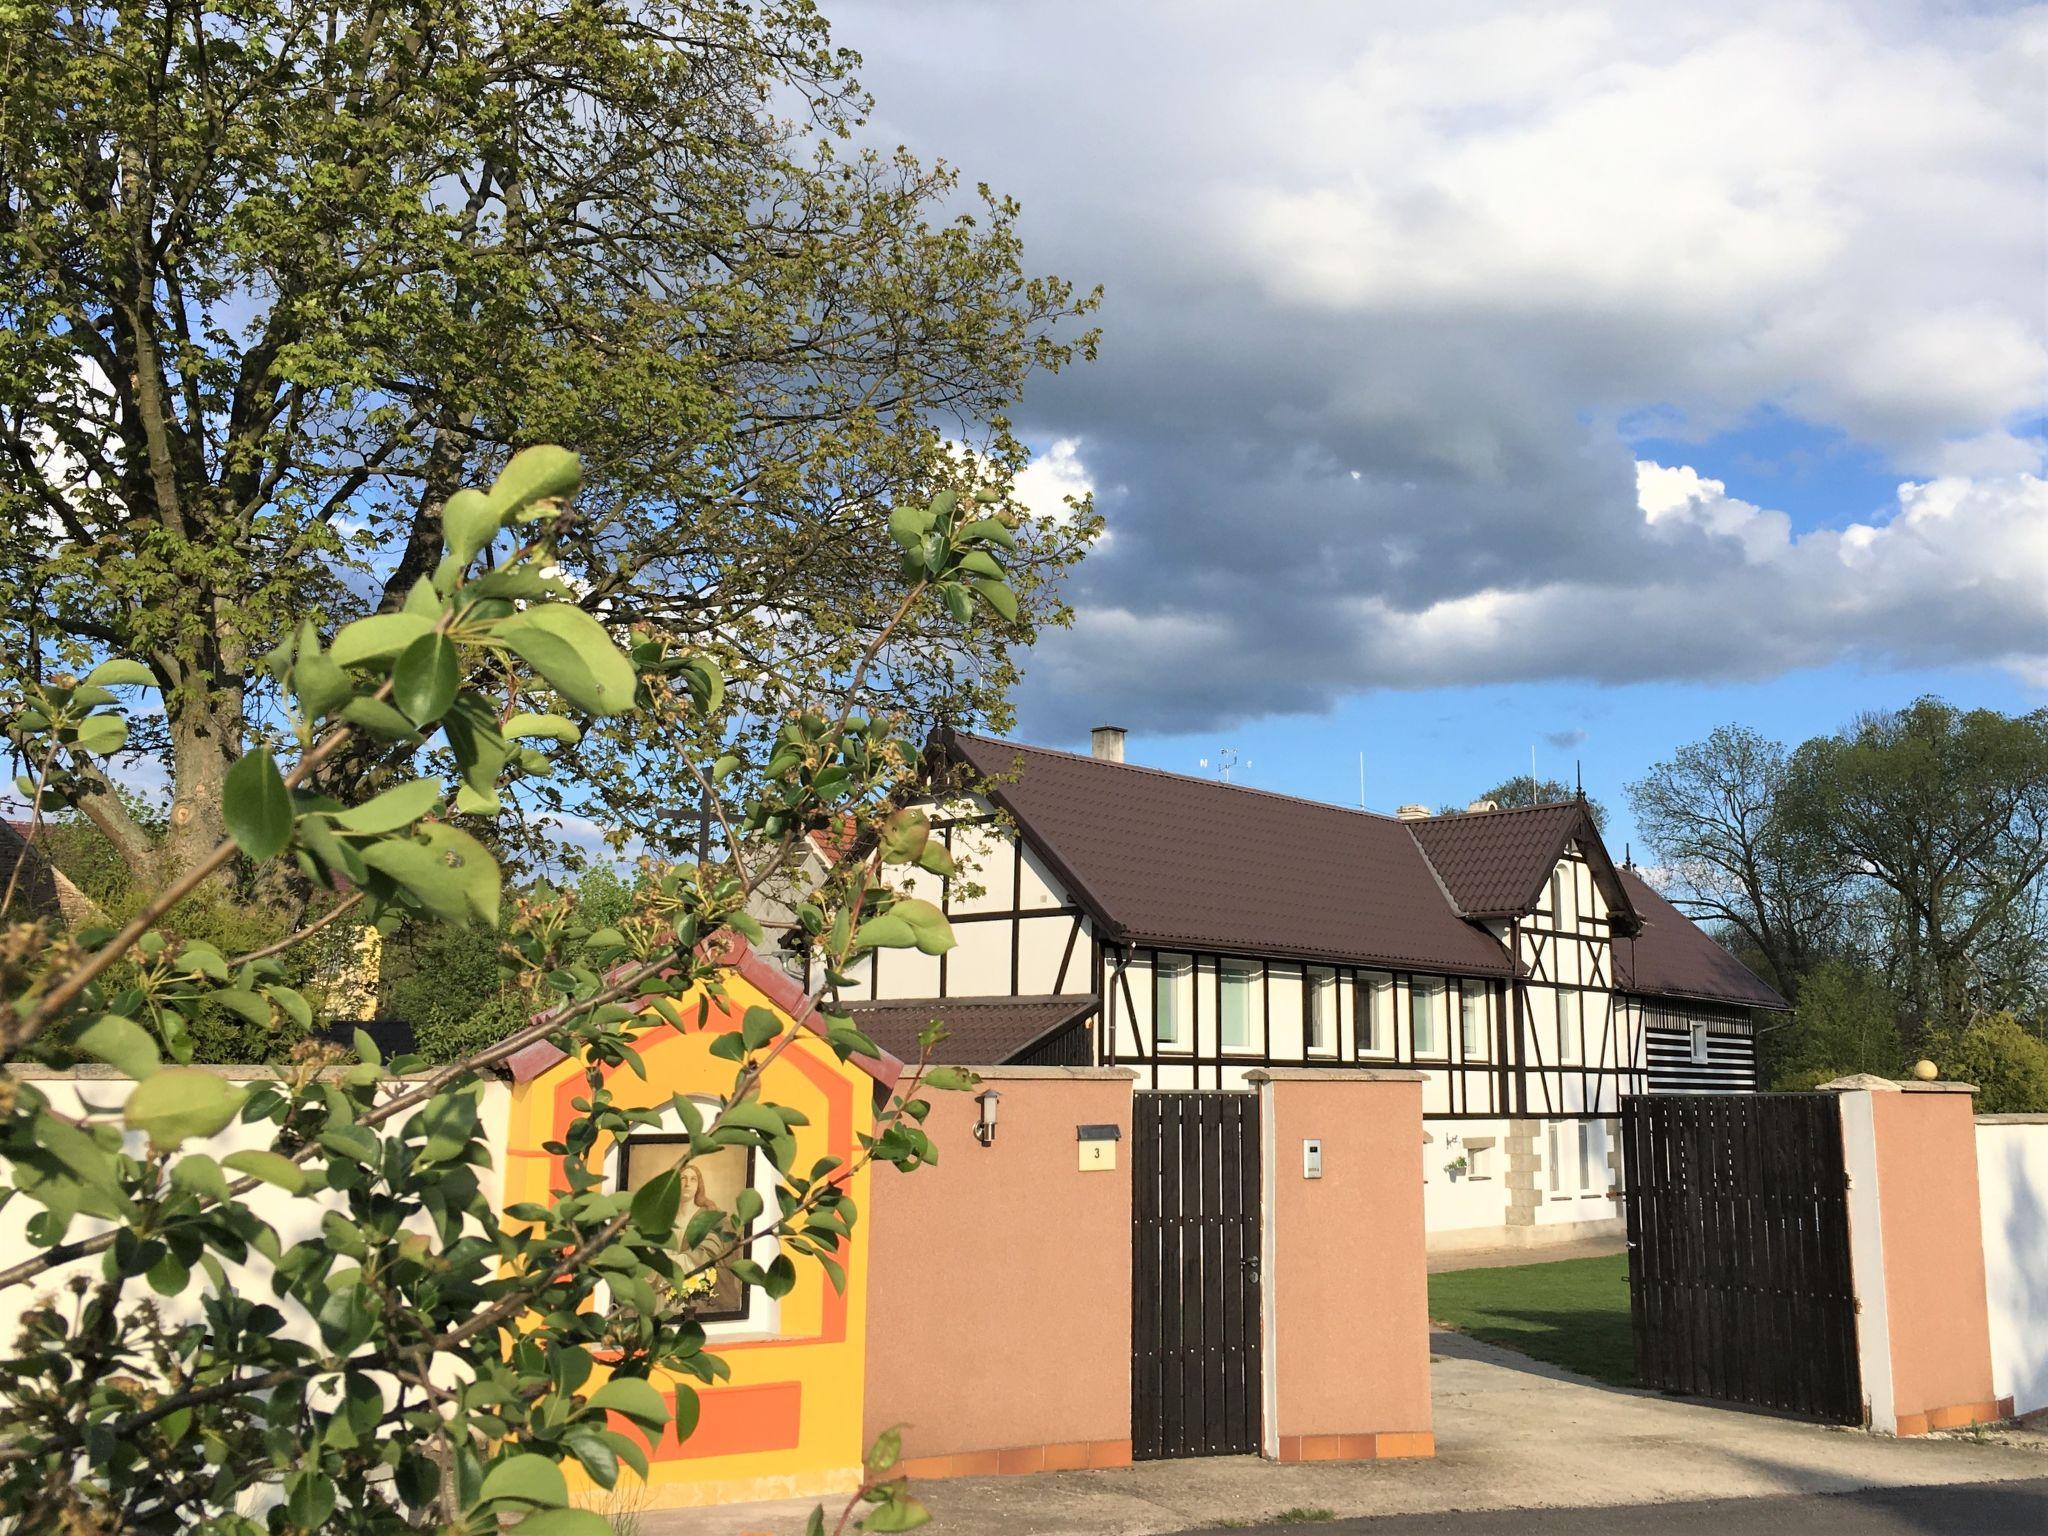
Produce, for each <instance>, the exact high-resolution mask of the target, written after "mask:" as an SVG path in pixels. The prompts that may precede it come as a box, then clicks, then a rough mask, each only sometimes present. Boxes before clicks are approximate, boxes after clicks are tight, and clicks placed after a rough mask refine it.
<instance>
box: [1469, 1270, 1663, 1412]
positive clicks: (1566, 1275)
mask: <svg viewBox="0 0 2048 1536" xmlns="http://www.w3.org/2000/svg"><path fill="white" fill-rule="evenodd" d="M1429 1315H1430V1316H1431V1317H1432V1318H1434V1319H1435V1320H1436V1321H1437V1322H1439V1323H1443V1324H1445V1325H1447V1326H1449V1327H1452V1328H1455V1329H1457V1330H1458V1331H1459V1332H1460V1333H1469V1334H1471V1335H1472V1337H1473V1338H1475V1339H1484V1340H1485V1341H1486V1342H1487V1343H1489V1344H1498V1345H1500V1346H1501V1347H1502V1348H1504V1349H1513V1350H1519V1351H1520V1352H1521V1353H1522V1354H1525V1355H1532V1356H1534V1357H1535V1358H1536V1359H1538V1360H1547V1361H1549V1362H1550V1363H1551V1364H1552V1365H1561V1366H1563V1367H1564V1368H1565V1369H1566V1370H1571V1371H1578V1372H1579V1373H1580V1374H1582V1375H1586V1376H1591V1377H1594V1378H1595V1379H1596V1380H1599V1381H1604V1382H1607V1383H1609V1384H1610V1385H1613V1386H1617V1387H1630V1386H1634V1385H1635V1379H1636V1372H1635V1348H1634V1345H1633V1344H1632V1343H1631V1341H1630V1338H1629V1328H1628V1257H1627V1255H1625V1254H1619V1253H1617V1254H1614V1255H1613V1256H1611V1257H1609V1258H1601V1259H1561V1260H1559V1261H1558V1262H1556V1263H1554V1264H1517V1265H1514V1266H1512V1267H1510V1268H1507V1269H1453V1270H1447V1271H1445V1272H1444V1273H1442V1274H1437V1275H1431V1276H1430V1277H1429Z"/></svg>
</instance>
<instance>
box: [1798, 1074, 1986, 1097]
mask: <svg viewBox="0 0 2048 1536" xmlns="http://www.w3.org/2000/svg"><path fill="white" fill-rule="evenodd" d="M1815 1091H1816V1092H1818V1093H1975V1092H1976V1091H1977V1087H1976V1085H1975V1084H1974V1083H1923V1082H1919V1081H1917V1080H1914V1081H1908V1082H1893V1081H1892V1079H1890V1078H1888V1077H1879V1076H1878V1075H1877V1074H1876V1073H1875V1072H1858V1073H1856V1074H1854V1075H1853V1076H1850V1077H1838V1078H1836V1079H1835V1080H1834V1081H1833V1082H1832V1083H1822V1084H1821V1085H1820V1087H1819V1088H1818V1089H1816V1090H1815Z"/></svg>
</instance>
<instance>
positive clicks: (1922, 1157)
mask: <svg viewBox="0 0 2048 1536" xmlns="http://www.w3.org/2000/svg"><path fill="white" fill-rule="evenodd" d="M1871 1098H1872V1103H1871V1112H1872V1122H1873V1127H1874V1130H1875V1134H1876V1141H1877V1149H1876V1150H1877V1189H1878V1204H1879V1208H1880V1210H1881V1212H1882V1221H1883V1226H1884V1284H1885V1311H1886V1314H1887V1317H1888V1320H1889V1324H1890V1335H1891V1374H1892V1401H1893V1406H1894V1409H1895V1412H1896V1414H1897V1417H1898V1421H1899V1428H1900V1431H1901V1432H1902V1433H1911V1432H1912V1431H1913V1430H1915V1429H1926V1428H1934V1429H1943V1428H1949V1427H1952V1425H1953V1424H1955V1423H1957V1422H1962V1423H1967V1422H1969V1421H1970V1420H1971V1419H1972V1418H1990V1417H1993V1416H1994V1415H1993V1414H1992V1412H1991V1411H1990V1407H1991V1403H1992V1383H1991V1334H1990V1325H1989V1321H1988V1317H1987V1313H1986V1308H1985V1300H1984V1250H1983V1246H1982V1244H1983V1235H1982V1233H1981V1231H1980V1230H1979V1220H1978V1209H1977V1203H1978V1202H1977V1136H1976V1122H1975V1120H1974V1118H1973V1116H1972V1113H1971V1104H1970V1096H1969V1095H1968V1094H1967V1093H1919V1092H1912V1091H1910V1090H1909V1091H1907V1092H1903V1093H1876V1094H1873V1095H1872V1096H1871ZM1923 1420H1924V1422H1922V1421H1923Z"/></svg>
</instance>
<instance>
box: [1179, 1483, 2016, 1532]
mask: <svg viewBox="0 0 2048 1536" xmlns="http://www.w3.org/2000/svg"><path fill="white" fill-rule="evenodd" d="M1208 1529H1209V1530H1212V1531H1215V1532H1216V1533H1218V1536H1221V1533H1223V1532H1224V1531H1245V1530H1253V1531H1289V1532H1299V1533H1300V1536H1353V1533H1355V1536H1439V1533H1447V1532H1453V1531H1455V1532H1457V1533H1458V1536H1638V1533H1645V1536H1782V1533H1783V1532H1786V1531H1797V1532H1798V1533H1799V1536H2043V1533H2048V1477H2043V1478H2031V1479H2028V1480H2027V1481H2025V1482H2013V1483H1951V1484H1948V1485H1946V1486H1944V1487H1935V1488H1871V1489H1865V1490H1864V1491H1862V1492H1860V1493H1804V1494H1787V1495H1783V1496H1775V1497H1766V1498H1757V1499H1709V1500H1704V1501H1702V1502H1699V1503H1689V1504H1634V1505H1622V1506H1618V1507H1614V1508H1605V1509H1502V1510H1490V1511H1486V1512H1484V1513H1472V1514H1444V1515H1376V1516H1367V1517H1365V1518H1362V1519H1353V1520H1331V1521H1326V1522H1321V1523H1315V1524H1310V1523H1304V1522H1298V1521H1290V1522H1286V1523H1282V1524H1272V1525H1257V1526H1212V1527H1209V1528H1208ZM1189 1536H1197V1533H1192V1532H1191V1533H1189Z"/></svg>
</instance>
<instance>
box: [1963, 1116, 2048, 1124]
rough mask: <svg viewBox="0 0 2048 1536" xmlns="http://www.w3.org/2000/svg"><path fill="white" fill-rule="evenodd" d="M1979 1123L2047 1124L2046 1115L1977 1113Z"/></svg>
mask: <svg viewBox="0 0 2048 1536" xmlns="http://www.w3.org/2000/svg"><path fill="white" fill-rule="evenodd" d="M1977 1123H1978V1124H1979V1125H2048V1115H1979V1116H1978V1117H1977Z"/></svg>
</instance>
